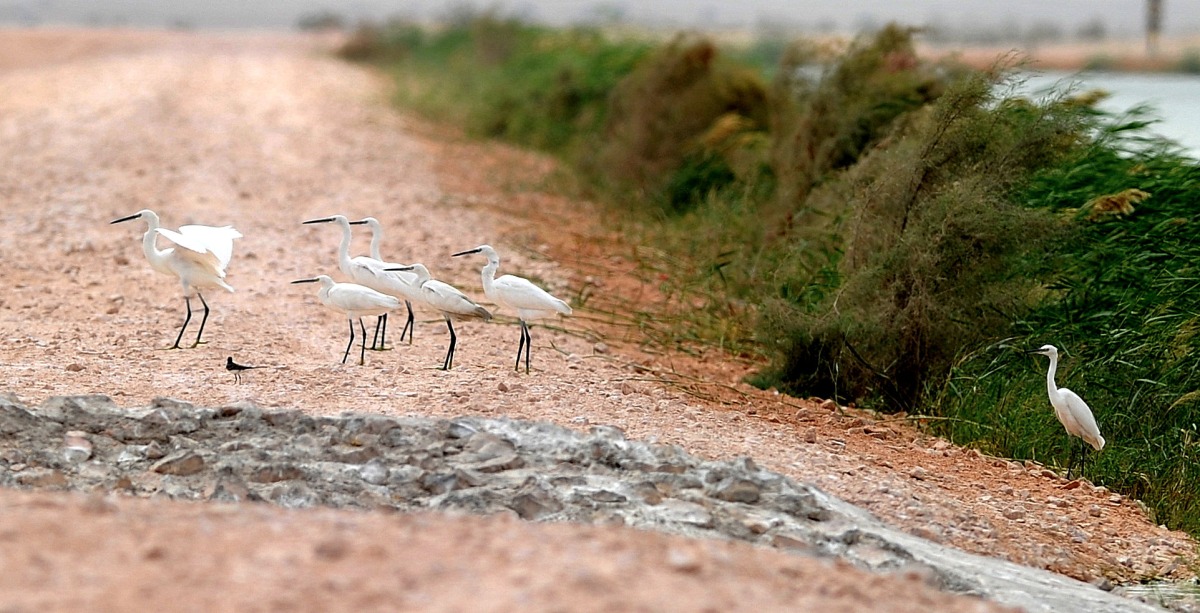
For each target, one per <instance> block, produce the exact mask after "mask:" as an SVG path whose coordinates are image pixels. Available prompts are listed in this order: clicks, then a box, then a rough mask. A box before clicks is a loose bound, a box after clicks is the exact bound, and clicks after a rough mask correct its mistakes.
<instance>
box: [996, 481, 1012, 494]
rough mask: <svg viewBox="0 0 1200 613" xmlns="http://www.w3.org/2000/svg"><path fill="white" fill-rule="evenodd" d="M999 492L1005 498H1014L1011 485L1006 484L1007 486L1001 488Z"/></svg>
mask: <svg viewBox="0 0 1200 613" xmlns="http://www.w3.org/2000/svg"><path fill="white" fill-rule="evenodd" d="M999 492H1000V493H1001V494H1004V495H1005V496H1012V493H1013V488H1012V486H1011V485H1008V484H1007V483H1006V484H1004V485H1001V486H1000V489H999Z"/></svg>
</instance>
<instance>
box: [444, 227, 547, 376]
mask: <svg viewBox="0 0 1200 613" xmlns="http://www.w3.org/2000/svg"><path fill="white" fill-rule="evenodd" d="M472 253H482V254H483V255H484V256H485V257H487V265H486V266H484V267H483V293H484V294H486V295H487V297H488V300H491V301H492V302H495V303H496V304H497V305H500V306H502V307H508V308H510V309H512V310H514V311H516V312H517V318H518V319H519V320H520V321H521V343H520V344H519V345H517V365H516V370H521V349H522V348H523V349H524V350H525V372H526V373H528V372H529V350H530V348H531V347H532V346H533V339H532V338H530V336H529V324H528V323H527V322H529V321H531V320H534V319H542V318H545V317H553V316H554V314H555V313H562V314H563V315H570V314H571V307H570V306H569V305H568V304H567V303H565V302H563V301H562V300H559V299H558V298H555V297H554V296H551V295H550V294H549V293H548V292H547V291H546V290H544V289H542V288H540V287H538V286H536V285H534V284H533V283H532V282H530V281H529V279H524V278H522V277H514V276H513V275H504V276H502V277H500V278H499V279H497V278H496V269H497V268H500V256H499V255H498V254H497V253H496V250H495V249H492V247H491V246H490V245H480V246H478V247H476V248H474V249H468V250H466V251H460V252H458V253H455V254H454V255H453V257H458V256H460V255H469V254H472Z"/></svg>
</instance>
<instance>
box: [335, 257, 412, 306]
mask: <svg viewBox="0 0 1200 613" xmlns="http://www.w3.org/2000/svg"><path fill="white" fill-rule="evenodd" d="M351 264H352V267H351V268H352V274H351V276H352V277H353V278H354V280H355V282H357V283H359V284H361V285H365V286H367V287H369V288H371V289H373V290H376V291H379V292H383V293H385V294H387V295H389V296H397V297H403V298H404V299H406V300H421V299H422V298H421V290H420V288H419V287H417V274H416V273H414V272H409V271H401V270H390V271H389V270H384V269H385V268H396V267H399V266H403V264H394V263H391V262H381V261H379V260H376V259H374V258H367V257H363V256H359V257H356V258H354V259H353V260H352V261H351Z"/></svg>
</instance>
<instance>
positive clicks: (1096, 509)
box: [1088, 504, 1103, 517]
mask: <svg viewBox="0 0 1200 613" xmlns="http://www.w3.org/2000/svg"><path fill="white" fill-rule="evenodd" d="M1102 513H1103V511H1102V510H1101V509H1100V505H1098V504H1094V505H1091V506H1089V507H1088V515H1091V516H1092V517H1100V515H1101V514H1102Z"/></svg>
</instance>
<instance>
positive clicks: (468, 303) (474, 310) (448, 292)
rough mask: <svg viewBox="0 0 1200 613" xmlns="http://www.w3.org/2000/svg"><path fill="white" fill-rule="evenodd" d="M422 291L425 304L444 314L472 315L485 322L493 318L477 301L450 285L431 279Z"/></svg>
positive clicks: (423, 286)
mask: <svg viewBox="0 0 1200 613" xmlns="http://www.w3.org/2000/svg"><path fill="white" fill-rule="evenodd" d="M421 291H422V292H423V294H424V298H425V302H427V303H429V305H430V306H432V307H433V308H435V309H437V310H439V311H442V312H443V313H450V314H452V315H470V316H474V317H482V318H484V319H485V320H487V319H491V318H492V314H491V313H489V312H488V310H487V309H485V308H483V307H481V306H479V305H478V304H475V301H473V300H471V299H470V298H468V297H467V296H466V294H464V293H462V292H460V291H458V288H456V287H454V286H453V285H450V284H449V283H443V282H441V281H438V280H437V279H430V280H428V281H426V282H425V284H424V285H422V286H421Z"/></svg>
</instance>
